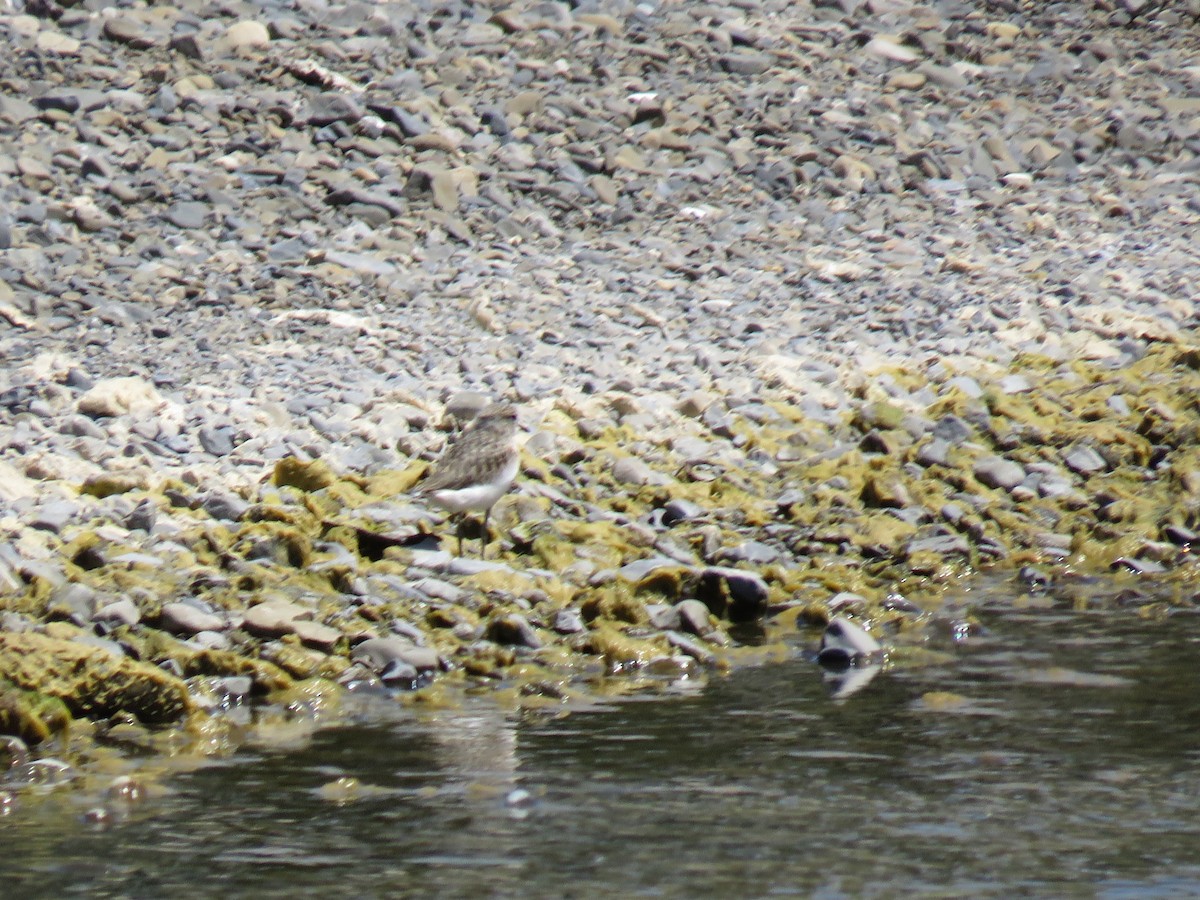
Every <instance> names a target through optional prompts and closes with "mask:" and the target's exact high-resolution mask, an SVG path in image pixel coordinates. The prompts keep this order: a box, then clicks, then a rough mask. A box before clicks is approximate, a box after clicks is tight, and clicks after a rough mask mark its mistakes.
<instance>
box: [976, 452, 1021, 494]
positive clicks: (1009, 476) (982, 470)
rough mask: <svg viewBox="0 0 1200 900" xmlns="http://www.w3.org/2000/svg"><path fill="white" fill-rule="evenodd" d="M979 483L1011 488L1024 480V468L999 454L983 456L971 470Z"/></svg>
mask: <svg viewBox="0 0 1200 900" xmlns="http://www.w3.org/2000/svg"><path fill="white" fill-rule="evenodd" d="M972 471H973V472H974V475H975V477H976V478H977V479H979V481H980V483H981V484H985V485H987V486H988V487H992V488H1003V489H1005V490H1011V489H1012V488H1014V487H1016V486H1017V485H1019V484H1020V483H1021V482H1022V481H1024V480H1025V468H1024V467H1023V466H1022V465H1021V464H1020V463H1017V462H1013V461H1012V460H1010V459H1005V458H1004V457H1001V456H985V457H983V458H982V459H980V460H978V461H977V462H976V463H975V466H974V468H973V470H972Z"/></svg>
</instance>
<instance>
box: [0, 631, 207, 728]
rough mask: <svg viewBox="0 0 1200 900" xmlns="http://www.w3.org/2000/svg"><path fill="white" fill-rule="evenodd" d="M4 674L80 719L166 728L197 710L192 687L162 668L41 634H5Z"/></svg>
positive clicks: (0, 636) (0, 659)
mask: <svg viewBox="0 0 1200 900" xmlns="http://www.w3.org/2000/svg"><path fill="white" fill-rule="evenodd" d="M0 671H2V672H4V677H5V678H6V679H7V680H8V681H9V682H10V683H12V684H13V685H15V686H16V687H18V688H20V689H21V690H24V691H29V692H34V693H37V694H42V695H46V696H50V697H55V698H57V699H59V700H61V701H62V702H63V703H64V704H65V705H66V707H67V709H69V710H70V711H71V713H72V714H73V715H77V716H91V717H107V716H115V715H118V714H121V713H128V714H131V715H133V716H136V717H137V718H138V720H140V721H142V722H145V723H147V724H163V723H168V722H176V721H179V720H180V719H182V718H183V717H184V716H185V715H187V713H188V712H190V711H191V708H192V707H191V701H190V699H189V697H188V691H187V685H186V684H184V683H183V681H182V680H181V679H179V678H176V677H175V676H173V675H170V674H168V673H167V672H164V671H163V670H162V669H159V668H158V667H156V666H151V665H147V664H146V663H142V662H137V661H136V660H132V659H129V658H128V657H122V656H117V655H115V654H114V653H112V652H111V651H109V650H107V649H104V648H100V647H90V646H87V645H86V644H81V643H77V642H75V641H69V640H62V639H59V638H52V637H47V636H45V635H41V634H34V633H28V632H22V633H13V632H0Z"/></svg>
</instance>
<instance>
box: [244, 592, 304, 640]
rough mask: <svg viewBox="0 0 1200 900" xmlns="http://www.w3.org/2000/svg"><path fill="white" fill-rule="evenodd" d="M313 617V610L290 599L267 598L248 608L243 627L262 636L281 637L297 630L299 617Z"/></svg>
mask: <svg viewBox="0 0 1200 900" xmlns="http://www.w3.org/2000/svg"><path fill="white" fill-rule="evenodd" d="M310 618H312V610H310V609H308V608H306V607H303V606H299V605H298V604H295V603H292V602H291V601H290V600H282V599H272V600H266V601H264V602H262V603H259V604H257V605H256V606H252V607H250V608H249V609H248V610H246V612H245V615H244V616H243V620H242V625H243V627H244V628H245V629H246V630H247V631H249V632H251V633H253V634H257V635H260V636H262V637H281V636H282V635H285V634H292V633H294V631H295V627H294V623H295V622H296V620H297V619H310Z"/></svg>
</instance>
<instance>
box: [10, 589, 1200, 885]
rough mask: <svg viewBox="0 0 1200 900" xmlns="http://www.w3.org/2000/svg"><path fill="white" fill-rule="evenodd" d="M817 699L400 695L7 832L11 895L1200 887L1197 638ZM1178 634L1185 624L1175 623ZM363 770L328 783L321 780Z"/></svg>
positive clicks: (1022, 628) (734, 692)
mask: <svg viewBox="0 0 1200 900" xmlns="http://www.w3.org/2000/svg"><path fill="white" fill-rule="evenodd" d="M982 618H983V619H984V625H985V628H984V629H983V633H982V634H981V635H980V636H979V637H972V638H971V639H970V640H969V641H967V642H966V643H965V644H964V645H962V646H960V647H954V646H948V647H946V648H944V649H945V650H946V652H945V653H942V654H938V655H936V656H934V655H932V654H931V655H930V658H931V659H935V660H937V662H936V663H935V664H931V665H927V666H925V667H922V668H917V667H910V668H905V667H893V668H890V669H885V670H884V671H882V672H878V671H875V672H871V671H869V669H868V668H866V667H864V668H861V669H852V670H849V671H848V673H847V674H851V675H855V676H863V677H864V678H865V677H866V676H868V675H870V676H872V677H873V680H871V681H870V684H869V685H866V686H865V687H863V686H862V685H861V684H860V685H858V686H857V687H855V685H854V684H853V683H852V682H853V681H854V679H853V678H852V679H851V680H850V682H843V683H842V684H841V685H840V686H839V687H837V688H836V689H835V690H834V695H835V697H837V696H838V695H839V694H840V695H841V700H840V701H836V702H835V700H834V699H832V698H831V697H830V694H829V690H828V687H827V686H826V685H825V684H824V683H823V680H822V676H821V673H820V670H819V669H817V668H816V667H815V666H814V665H813V664H812V663H811V662H810V661H808V660H807V659H804V658H801V657H802V654H800V653H799V652H798V653H797V658H796V659H795V660H794V661H793V662H791V663H787V664H782V665H775V666H771V667H764V668H761V669H753V670H744V671H741V672H738V673H736V674H735V675H734V676H732V677H730V678H725V679H714V680H713V681H711V682H710V683H709V684H708V686H707V688H706V689H705V690H703V691H701V692H698V693H692V694H688V695H684V696H677V697H674V698H670V699H658V700H655V699H650V698H640V699H633V700H626V701H622V702H615V703H612V704H611V705H608V706H604V707H600V708H597V709H594V710H591V711H588V712H585V713H576V714H573V715H570V716H567V717H551V716H545V715H543V716H539V717H532V718H522V717H520V716H516V715H513V714H506V713H503V712H501V711H500V710H498V709H497V708H496V707H495V706H494V705H491V704H489V702H488V701H487V700H481V701H479V702H478V703H475V702H471V703H470V704H468V705H467V706H466V707H465V708H464V709H462V710H461V711H457V712H453V713H442V712H439V713H437V714H423V715H417V714H415V713H413V712H411V711H410V710H408V709H407V708H405V707H401V706H399V705H397V704H390V705H388V706H387V707H385V708H386V709H387V710H388V712H387V714H384V712H383V711H381V710H380V709H379V708H373V709H372V710H371V711H370V713H369V715H367V716H365V717H364V719H363V722H362V724H356V725H350V726H346V727H341V728H336V729H329V730H326V731H322V732H318V733H317V734H316V735H315V736H313V738H312V739H311V741H309V742H308V743H307V744H305V745H302V746H299V747H295V748H290V749H288V750H286V751H283V750H280V751H271V750H262V751H260V752H258V753H256V754H252V753H244V754H242V755H241V756H240V757H238V758H236V759H233V760H229V761H227V762H225V763H223V764H221V765H214V766H211V767H208V768H205V769H201V770H199V771H195V772H192V773H189V774H186V775H181V776H178V777H177V778H175V779H173V781H172V782H171V785H172V789H173V793H172V794H170V795H169V796H167V797H164V798H159V799H157V800H154V801H151V802H148V803H146V804H145V805H144V806H143V807H142V811H141V812H140V813H138V814H137V815H134V816H131V817H130V818H129V819H128V820H127V821H124V822H121V823H118V824H115V825H113V826H111V827H108V828H104V829H92V828H87V827H85V826H83V825H81V824H80V823H79V817H78V815H74V816H69V817H65V818H64V817H63V816H61V815H53V814H51V813H50V812H46V811H44V810H42V808H41V807H36V806H34V805H30V806H29V807H28V808H27V809H25V810H24V811H19V812H18V813H17V814H15V815H14V816H12V817H9V819H7V820H5V822H4V823H3V824H0V828H2V829H3V830H4V841H5V846H6V848H7V849H8V851H9V852H8V853H6V854H5V857H4V859H3V860H0V878H2V879H3V881H4V884H5V885H6V887H8V888H9V889H11V890H12V891H13V892H15V893H14V894H13V895H14V896H38V895H45V896H49V895H54V896H70V895H73V894H86V895H87V896H89V897H106V896H159V895H163V894H167V893H182V892H184V891H187V892H189V893H195V892H196V890H197V887H198V886H202V887H201V890H200V893H202V894H204V895H209V894H218V893H228V894H232V895H234V896H243V895H247V894H254V895H255V896H266V897H276V896H278V897H282V896H289V897H290V896H293V895H295V894H296V893H297V892H298V891H306V892H312V893H317V892H320V893H325V894H330V895H333V896H347V895H365V896H412V895H417V894H420V895H431V896H432V895H436V896H448V897H474V896H502V897H503V896H513V897H517V896H520V897H560V896H576V897H592V896H599V895H604V896H609V895H612V894H630V895H651V896H657V897H694V896H735V895H736V896H764V895H768V894H774V893H783V894H799V895H801V896H821V897H857V896H900V895H915V896H929V895H939V896H985V897H986V896H995V897H1001V896H1003V897H1008V896H1012V895H1014V894H1021V893H1024V894H1026V895H1033V896H1063V895H1071V896H1074V895H1079V894H1084V895H1099V896H1111V897H1123V896H1139V897H1141V896H1195V895H1197V894H1200V850H1197V849H1196V848H1197V847H1200V817H1198V816H1197V815H1196V813H1195V805H1196V801H1195V798H1196V797H1197V796H1198V795H1200V766H1198V765H1197V763H1198V762H1200V760H1198V758H1197V757H1198V756H1200V744H1198V743H1197V741H1196V733H1197V732H1196V729H1197V726H1198V725H1200V692H1197V691H1196V690H1195V679H1194V668H1195V664H1194V661H1195V658H1196V655H1197V653H1196V651H1197V643H1198V642H1200V630H1198V629H1196V628H1194V627H1193V626H1194V625H1195V622H1194V620H1190V619H1189V620H1186V621H1185V620H1184V617H1183V616H1182V615H1181V616H1179V617H1177V618H1176V619H1174V620H1169V621H1167V622H1147V621H1141V620H1136V619H1132V618H1131V617H1130V616H1129V615H1128V614H1127V613H1125V612H1122V613H1119V614H1111V615H1110V614H1106V613H1095V614H1080V613H1078V612H1073V613H1071V614H1070V615H1065V614H1060V613H1057V612H1056V611H1054V610H1052V609H1051V610H1040V611H1029V612H1016V611H1013V610H1011V609H1009V610H1004V611H1002V612H997V613H995V614H987V613H986V612H985V613H984V614H983V616H982ZM1181 623H1183V624H1181ZM339 779H357V780H358V782H360V786H359V787H358V788H357V789H356V790H350V791H346V792H344V793H339V792H331V791H329V790H328V786H329V785H330V784H331V783H337V782H338V781H339Z"/></svg>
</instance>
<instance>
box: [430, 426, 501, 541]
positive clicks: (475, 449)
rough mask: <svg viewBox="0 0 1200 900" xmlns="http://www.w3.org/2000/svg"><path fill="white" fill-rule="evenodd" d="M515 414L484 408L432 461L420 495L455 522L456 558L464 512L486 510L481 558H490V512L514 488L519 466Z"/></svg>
mask: <svg viewBox="0 0 1200 900" xmlns="http://www.w3.org/2000/svg"><path fill="white" fill-rule="evenodd" d="M516 436H517V411H516V409H515V408H514V407H513V406H512V405H511V404H509V403H493V404H491V405H490V406H485V407H484V408H483V409H482V410H480V411H479V414H478V415H477V416H476V417H475V418H474V419H473V420H472V421H471V424H470V425H468V426H467V427H466V428H465V429H464V430H463V432H462V433H461V434H459V436H458V437H457V438H455V439H454V440H453V441H452V442H451V443H450V445H449V446H448V447H447V448H446V449H445V451H444V452H443V453H442V456H441V459H439V460H438V461H437V462H436V463H434V466H433V470H432V471H431V472H430V474H429V477H428V478H426V479H425V480H424V481H423V482H421V483H420V484H419V485H418V486H417V490H418V492H419V493H421V494H423V495H425V496H427V497H429V498H430V499H432V500H433V502H434V503H436V504H437V505H438V506H440V507H442V508H443V509H445V510H447V511H448V512H450V513H452V514H453V515H454V517H455V518H456V519H457V528H456V534H457V535H458V554H459V556H461V555H462V545H463V513H465V512H466V511H467V510H469V509H477V510H482V511H483V536H482V537H481V538H480V541H479V555H480V556H481V557H482V556H485V555H486V554H487V539H488V527H487V523H488V514H489V513H490V512H491V511H492V506H493V505H495V503H496V501H497V500H499V499H500V498H501V497H503V496H504V494H505V493H506V492H507V491H508V489H509V488H510V487H512V483H513V479H514V478H516V477H517V468H518V466H519V465H520V454H519V453H518V452H517V446H516V441H515V438H516Z"/></svg>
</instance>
